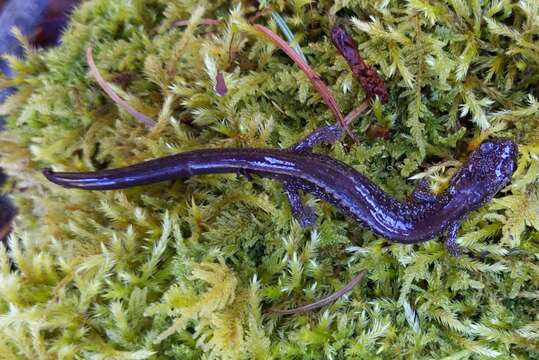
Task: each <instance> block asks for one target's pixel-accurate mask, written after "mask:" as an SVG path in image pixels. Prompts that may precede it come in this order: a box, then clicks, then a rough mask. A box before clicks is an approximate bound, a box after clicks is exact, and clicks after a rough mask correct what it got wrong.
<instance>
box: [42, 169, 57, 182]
mask: <svg viewBox="0 0 539 360" xmlns="http://www.w3.org/2000/svg"><path fill="white" fill-rule="evenodd" d="M41 172H42V174H43V175H44V176H45V177H46V178H47V179H49V180H50V179H51V177H52V176H53V175H54V171H53V170H52V169H51V168H48V167H47V168H44V169H43V170H42V171H41Z"/></svg>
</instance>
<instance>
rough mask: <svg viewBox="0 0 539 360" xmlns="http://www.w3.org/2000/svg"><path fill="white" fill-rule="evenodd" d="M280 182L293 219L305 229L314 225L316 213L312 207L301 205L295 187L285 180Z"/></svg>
mask: <svg viewBox="0 0 539 360" xmlns="http://www.w3.org/2000/svg"><path fill="white" fill-rule="evenodd" d="M281 182H282V184H283V187H284V191H285V194H286V196H287V198H288V202H289V203H290V208H291V209H292V215H293V216H294V218H296V220H297V221H298V222H299V224H300V225H301V227H304V228H305V227H308V226H311V225H314V224H315V222H316V213H315V212H314V209H313V208H312V207H310V206H307V205H305V204H303V202H302V201H301V197H300V195H299V189H298V187H297V185H295V184H294V183H293V182H291V181H287V180H281Z"/></svg>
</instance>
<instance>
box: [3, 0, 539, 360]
mask: <svg viewBox="0 0 539 360" xmlns="http://www.w3.org/2000/svg"><path fill="white" fill-rule="evenodd" d="M169 3H170V2H169V1H165V0H151V1H147V0H146V1H142V0H131V1H128V0H119V1H113V2H111V1H107V0H89V1H87V2H85V4H84V5H83V6H82V7H81V8H80V9H78V10H77V11H76V12H75V14H74V16H73V21H72V23H71V25H70V27H69V29H68V30H67V31H66V33H65V34H64V37H63V42H62V44H61V45H60V46H59V47H58V48H55V49H51V50H48V51H38V52H31V53H30V54H29V58H28V59H27V60H25V61H21V60H17V59H10V61H11V62H12V64H13V65H14V66H15V67H16V69H17V71H18V75H17V77H16V78H15V79H14V80H13V82H11V81H4V82H2V83H5V84H7V85H9V84H12V83H15V84H17V86H18V87H19V92H18V93H17V94H16V95H14V96H13V97H12V98H10V99H9V100H8V102H7V103H5V104H4V105H3V106H1V109H0V110H2V112H3V113H7V114H9V120H8V121H9V130H8V131H6V132H3V133H2V134H1V135H0V136H1V138H0V152H1V155H2V158H1V160H0V162H1V164H0V165H1V166H2V167H4V168H5V169H6V171H7V172H8V173H9V175H10V176H11V177H12V179H13V181H12V182H11V184H10V185H9V189H8V188H6V191H9V192H11V194H12V196H13V198H14V199H15V201H16V203H17V205H18V207H19V210H20V215H19V216H18V218H17V222H16V226H15V231H14V235H13V236H12V237H11V240H10V243H9V246H10V250H9V251H7V250H5V249H4V248H1V249H2V250H1V251H0V269H1V274H0V313H1V316H0V352H1V354H2V356H5V357H8V358H9V357H11V358H40V359H41V358H56V357H58V358H65V359H70V358H92V359H115V358H116V359H143V358H155V359H157V358H159V359H169V358H170V359H174V358H176V359H196V358H201V357H208V358H238V357H239V358H260V359H262V358H272V357H273V358H298V359H299V358H345V357H351V358H361V359H377V358H384V359H385V358H388V359H392V358H403V359H412V358H418V359H419V358H436V359H439V358H447V359H468V358H469V359H482V358H500V359H508V358H515V359H528V358H537V353H538V350H539V318H538V317H537V312H538V311H537V309H538V307H537V298H538V294H539V289H538V286H539V280H538V279H539V267H538V266H537V264H536V263H537V254H538V253H539V215H538V212H539V201H538V198H537V196H538V187H537V179H538V175H539V163H538V159H539V134H538V131H537V123H538V122H537V121H538V118H539V105H538V102H537V100H536V96H537V95H538V90H537V83H538V81H539V46H538V44H537V37H538V36H539V26H538V25H537V3H536V2H534V1H520V2H518V3H516V2H510V1H505V0H500V1H492V2H487V1H471V2H465V1H457V0H448V1H423V0H414V1H408V2H406V3H403V2H397V1H361V0H358V1H340V2H337V4H332V3H331V2H329V1H319V2H307V1H290V2H284V1H276V2H275V3H274V6H275V7H274V9H275V10H276V11H278V12H279V14H281V15H282V16H283V18H284V19H286V21H287V22H288V26H289V27H290V29H291V30H292V32H293V33H294V35H295V38H296V40H297V41H298V43H299V45H300V46H301V49H302V51H303V53H304V54H305V56H306V57H307V59H308V61H309V63H310V65H311V66H313V68H315V69H316V70H317V71H318V72H319V73H320V74H321V76H322V77H323V78H324V79H325V80H326V82H327V83H328V84H329V85H330V87H331V88H332V90H333V92H334V94H335V97H336V99H337V102H338V104H339V106H340V107H341V109H342V111H343V113H345V114H346V113H348V112H349V111H350V110H352V109H353V108H354V107H356V106H357V105H358V104H359V103H360V102H361V101H362V100H363V98H364V94H363V92H362V90H361V89H360V88H359V86H358V84H357V83H356V82H355V81H352V77H351V73H350V70H349V69H348V67H347V65H346V62H345V61H344V59H342V58H341V57H340V56H339V55H338V54H337V52H336V50H335V49H334V48H333V46H332V45H331V43H330V42H329V40H328V37H327V34H328V33H329V29H330V28H331V26H332V25H333V24H334V23H335V22H336V21H340V22H342V21H344V22H346V24H347V26H348V27H349V29H350V33H351V34H352V35H353V37H354V38H355V39H356V41H357V42H358V44H360V45H359V47H360V51H361V53H362V54H363V56H364V57H365V60H366V61H367V62H368V63H369V64H372V65H375V66H376V67H377V68H378V69H379V70H380V73H381V75H382V77H383V78H385V79H387V84H388V87H389V89H390V100H389V102H388V103H386V104H383V105H381V106H380V104H377V105H376V108H375V111H371V112H369V113H367V114H365V115H363V117H362V119H361V120H360V121H357V122H356V124H354V125H353V126H352V129H353V130H355V131H356V132H357V133H359V134H360V135H361V137H362V143H361V144H351V143H349V142H345V143H344V144H336V145H335V146H332V147H321V148H319V149H317V151H320V152H323V153H327V154H329V155H331V156H334V157H335V158H337V159H340V160H343V161H345V162H346V163H348V164H351V165H352V166H354V167H355V168H356V169H358V170H359V171H362V172H364V173H366V174H368V176H369V177H370V178H371V179H372V180H374V181H375V182H376V183H378V184H380V185H381V186H382V187H383V188H384V189H385V190H387V191H389V192H390V193H392V194H393V195H395V196H396V197H398V198H400V199H404V198H406V197H407V196H408V195H409V193H410V191H411V189H412V188H413V185H414V183H413V181H411V180H409V179H407V177H409V176H411V175H416V177H422V176H427V177H429V178H430V180H431V184H432V186H433V189H435V190H436V189H440V188H443V186H444V184H445V183H446V182H447V179H448V178H449V177H450V175H451V173H452V172H453V171H454V170H455V168H456V164H458V161H459V160H462V159H463V158H464V157H465V156H466V151H465V150H466V146H467V144H470V146H473V145H474V144H478V143H479V142H480V141H482V139H484V138H486V137H488V136H509V137H512V138H515V139H516V140H517V141H518V142H519V144H520V160H519V167H518V171H517V173H516V175H515V177H514V180H513V183H512V185H511V186H509V187H508V188H507V189H506V191H505V192H503V193H502V194H501V195H500V196H499V198H497V199H496V200H494V201H492V202H491V203H490V204H487V205H486V206H485V207H484V208H483V209H481V210H479V211H477V212H475V213H473V214H472V215H471V216H470V217H469V219H468V221H466V223H465V224H464V225H463V229H462V231H461V233H460V234H461V237H460V242H461V243H463V245H464V246H465V247H466V248H467V251H466V252H465V254H464V255H463V256H461V257H459V258H452V257H450V256H449V255H448V254H447V252H446V251H445V250H444V248H443V245H442V243H441V242H440V241H430V242H426V243H423V244H420V245H413V246H406V245H398V244H390V243H388V242H387V241H385V240H384V239H381V238H378V237H376V236H374V235H373V234H372V233H371V232H369V231H367V230H365V229H363V228H361V227H360V226H359V225H357V224H355V223H354V222H353V221H350V220H349V219H346V218H345V217H344V216H343V214H342V213H341V212H340V211H338V210H337V209H335V208H334V207H332V206H330V205H328V204H326V203H324V202H316V201H314V199H313V198H312V197H311V196H307V197H306V200H307V201H308V202H309V203H310V204H312V205H315V207H316V209H317V213H318V215H319V219H318V227H317V229H316V230H312V229H311V230H309V229H307V230H303V229H301V228H299V227H298V225H297V224H296V223H294V222H293V220H292V216H291V214H290V209H289V206H288V205H287V203H286V199H285V196H284V194H283V191H282V189H281V186H280V185H279V184H278V183H276V182H274V181H272V180H268V179H261V178H255V179H254V180H253V181H248V180H246V179H243V178H238V177H237V176H236V175H234V174H231V175H219V176H205V177H197V178H192V179H189V180H187V181H175V182H170V183H165V184H155V185H151V186H143V187H138V188H133V189H128V190H123V191H111V192H100V191H95V192H85V191H79V190H66V189H61V188H59V187H57V186H55V185H52V184H50V183H48V182H47V181H46V180H45V179H44V178H43V177H42V176H41V175H40V170H41V169H42V168H43V167H46V166H54V167H55V169H58V170H63V169H69V170H73V171H79V170H95V169H101V168H105V167H117V166H123V165H128V164H133V163H136V162H140V161H143V160H147V159H151V158H156V157H160V156H164V155H168V154H173V153H177V152H182V151H188V150H191V149H198V148H208V147H232V146H241V147H271V148H275V147H284V146H288V145H290V144H292V143H293V142H295V141H297V140H298V139H300V138H301V137H302V136H304V135H305V134H307V133H308V132H309V131H312V129H314V128H316V127H319V126H321V125H323V124H326V123H332V122H334V121H335V119H334V118H333V117H332V113H331V112H330V111H329V109H328V108H327V107H326V106H325V104H324V103H323V102H322V100H321V98H320V96H319V95H318V94H317V93H316V92H315V91H314V90H313V88H312V87H311V85H310V83H309V81H308V80H307V78H306V77H305V76H304V75H303V73H301V72H300V70H298V68H297V67H296V66H295V65H294V64H293V63H292V62H291V61H290V60H289V59H288V58H287V57H286V56H285V55H284V54H283V53H282V52H280V51H279V50H276V48H275V47H274V46H273V45H272V44H270V43H269V42H268V40H267V39H266V38H265V37H263V36H262V35H260V34H258V33H256V32H255V31H254V30H253V29H252V28H251V27H250V25H249V24H248V23H247V22H246V20H245V18H246V17H247V16H249V15H251V14H252V11H253V10H254V9H253V8H251V7H249V6H246V5H245V4H243V5H240V2H233V3H229V2H225V1H202V2H200V1H176V2H173V3H172V4H169ZM199 6H202V9H203V10H200V11H198V12H197V11H196V10H195V9H196V8H197V7H199ZM192 14H195V16H193V21H194V23H193V24H192V25H191V26H189V27H187V28H185V27H183V28H173V27H171V24H172V23H173V22H174V21H175V20H178V19H189V18H190V17H191V16H192ZM201 16H202V17H205V18H206V17H207V18H219V19H222V21H223V24H222V25H218V26H215V25H213V26H203V25H200V26H196V23H197V21H198V20H200V17H201ZM258 21H259V22H260V23H265V22H268V23H269V24H270V25H269V26H270V27H273V28H274V30H275V31H276V32H278V28H277V26H276V25H275V23H273V22H272V20H271V17H270V16H265V17H262V18H260V19H259V20H258ZM88 46H91V47H92V48H93V50H94V58H95V61H96V63H97V66H98V67H99V69H100V71H101V72H102V73H103V75H104V76H105V78H106V79H107V80H108V81H109V82H111V83H112V84H114V86H115V89H116V90H117V91H118V92H119V93H120V94H121V95H122V96H123V97H124V98H125V99H126V100H127V101H128V102H129V103H130V104H131V105H132V106H133V107H135V108H136V109H137V110H139V111H140V112H143V113H144V114H146V115H148V116H151V117H153V118H154V119H156V120H157V125H156V126H155V127H154V128H153V129H151V130H148V129H146V128H145V127H144V126H143V125H142V124H140V123H138V122H137V121H136V120H135V119H133V118H132V117H131V116H130V115H128V114H127V113H125V112H124V111H122V110H119V109H118V107H117V106H116V105H115V104H114V103H113V102H112V101H111V100H110V99H109V98H107V97H106V96H105V95H104V93H103V92H102V91H101V90H100V89H99V88H98V87H97V85H96V83H95V81H94V80H93V79H92V78H91V77H90V76H89V73H88V67H87V65H86V61H85V57H84V52H85V49H86V47H88ZM215 69H217V70H219V71H222V72H223V73H224V76H225V79H226V84H227V87H228V93H227V94H226V96H223V97H219V96H217V95H216V94H215V91H214V78H213V77H212V76H210V75H211V74H213V72H214V71H215ZM370 123H378V124H381V125H382V126H389V127H391V133H392V136H391V137H390V138H388V139H382V138H378V139H370V138H368V137H366V136H363V135H362V134H364V132H365V129H366V127H367V126H368V124H370ZM455 160H457V161H455ZM438 163H442V165H443V166H437V167H433V165H435V164H438ZM429 169H430V170H429ZM11 261H12V262H13V263H14V264H15V265H16V268H17V270H16V271H10V262H11ZM363 269H366V270H367V275H366V277H365V279H364V281H363V282H362V283H361V284H360V285H358V286H357V287H356V288H355V289H354V290H353V292H352V293H351V294H350V295H349V296H348V297H347V298H345V299H341V300H339V301H337V302H336V303H334V304H332V305H330V306H328V307H327V308H326V309H323V310H320V311H316V312H311V313H307V314H305V315H302V316H298V317H281V316H277V315H275V314H266V313H265V311H266V309H269V308H271V307H278V308H291V307H294V306H297V305H298V304H303V303H306V302H309V301H312V300H314V299H317V298H319V297H321V296H323V295H324V294H327V293H329V292H332V291H335V290H336V289H339V288H341V287H342V286H343V284H345V283H346V282H347V281H349V280H350V279H351V278H352V277H353V276H354V275H355V274H357V273H358V272H359V271H361V270H363Z"/></svg>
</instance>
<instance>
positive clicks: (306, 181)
mask: <svg viewBox="0 0 539 360" xmlns="http://www.w3.org/2000/svg"><path fill="white" fill-rule="evenodd" d="M340 134H341V131H340V129H337V128H336V127H335V126H328V127H326V128H322V129H320V130H318V131H316V132H315V133H313V134H312V135H310V136H309V137H307V138H306V139H304V140H303V141H302V142H300V143H298V144H297V145H295V146H294V147H292V148H291V149H289V150H277V149H208V150H197V151H192V152H186V153H181V154H177V155H172V156H168V157H164V158H160V159H155V160H150V161H146V162H143V163H140V164H136V165H133V166H129V167H125V168H120V169H113V170H105V171H99V172H89V173H69V172H66V173H55V172H53V171H51V170H48V169H46V170H45V171H44V174H45V176H46V177H47V178H48V179H49V180H50V181H52V182H54V183H56V184H58V185H61V186H64V187H70V188H80V189H87V190H110V189H121V188H126V187H131V186H137V185H144V184H150V183H155V182H160V181H165V180H172V179H179V178H188V177H191V176H195V175H203V174H215V173H227V172H248V173H251V174H253V173H254V174H257V175H260V176H266V177H271V178H274V179H276V180H278V181H281V182H282V183H283V185H284V187H285V191H286V192H287V195H288V198H289V201H290V203H291V207H292V211H293V212H294V216H295V217H296V218H298V220H299V221H300V223H301V224H302V225H309V224H312V223H313V221H314V212H312V209H309V208H306V207H304V206H303V205H302V204H301V200H300V197H299V193H298V191H299V190H302V191H305V192H308V193H312V194H314V195H315V196H317V197H318V198H320V199H323V200H325V201H328V202H329V203H331V204H333V205H335V206H336V207H338V208H340V209H341V210H342V211H343V212H345V213H346V214H347V215H349V216H350V217H352V218H354V219H355V220H357V221H358V222H360V223H361V224H363V225H364V226H366V227H367V228H369V229H370V230H372V231H373V232H375V233H377V234H378V235H380V236H383V237H384V238H386V239H388V240H391V241H394V242H399V243H405V244H410V243H417V242H421V241H425V240H429V239H431V238H433V237H435V236H436V235H438V234H440V233H442V232H443V231H446V230H447V231H448V240H447V241H446V246H447V248H448V250H449V251H450V252H451V253H452V254H454V255H456V254H458V252H459V249H458V246H457V245H456V242H455V239H456V237H457V232H458V229H459V226H460V223H461V222H462V220H463V218H464V217H465V216H466V215H467V214H468V213H470V212H471V211H474V210H476V209H478V208H479V207H481V206H482V205H483V204H484V203H485V202H487V201H489V200H490V199H492V197H493V196H494V195H495V194H496V193H497V192H498V191H499V190H500V189H502V188H503V187H504V186H505V185H507V184H508V183H509V181H510V180H511V176H512V174H513V172H514V171H515V168H516V158H517V146H516V144H515V143H514V142H513V141H512V140H509V139H496V140H487V141H485V142H483V143H482V144H481V145H480V146H479V148H478V149H476V150H475V151H474V152H473V153H472V154H471V155H470V157H469V158H468V160H467V161H466V162H465V163H464V164H463V166H462V168H461V169H460V170H459V171H458V172H457V173H456V174H455V175H454V177H453V178H452V179H451V182H450V184H449V187H448V188H447V189H446V190H445V191H444V192H443V193H442V194H440V195H439V196H434V195H432V194H429V193H428V192H427V191H425V190H424V189H423V187H424V185H425V184H420V186H419V187H418V188H417V189H416V191H415V192H414V194H413V198H414V199H413V200H412V201H411V202H399V201H397V200H396V199H394V198H393V197H392V196H390V195H389V194H387V193H385V192H384V191H383V190H382V189H381V188H380V187H378V186H377V185H376V184H374V183H373V182H371V181H370V180H369V179H367V178H366V177H365V176H363V175H362V174H360V173H358V172H357V171H355V170H354V169H353V168H351V167H350V166H348V165H346V164H344V163H343V162H340V161H338V160H335V159H333V158H331V157H328V156H325V155H320V154H314V153H311V152H309V150H310V148H311V147H312V146H313V145H315V144H317V143H320V142H333V141H335V140H336V139H337V138H338V137H339V136H340Z"/></svg>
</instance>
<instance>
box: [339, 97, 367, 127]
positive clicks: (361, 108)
mask: <svg viewBox="0 0 539 360" xmlns="http://www.w3.org/2000/svg"><path fill="white" fill-rule="evenodd" d="M370 102H371V99H365V100H363V101H362V102H361V104H359V106H358V107H357V108H355V109H354V110H352V111H350V112H349V113H348V115H346V116H345V118H344V123H345V124H346V125H350V123H352V122H354V120H356V119H357V117H358V116H359V115H361V113H363V111H365V110H367V108H368V107H369V104H370Z"/></svg>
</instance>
